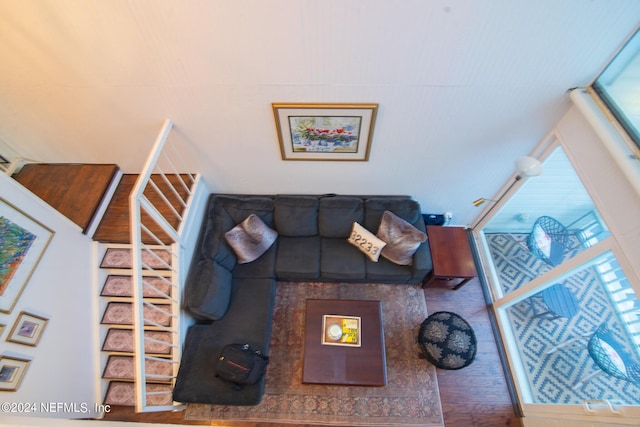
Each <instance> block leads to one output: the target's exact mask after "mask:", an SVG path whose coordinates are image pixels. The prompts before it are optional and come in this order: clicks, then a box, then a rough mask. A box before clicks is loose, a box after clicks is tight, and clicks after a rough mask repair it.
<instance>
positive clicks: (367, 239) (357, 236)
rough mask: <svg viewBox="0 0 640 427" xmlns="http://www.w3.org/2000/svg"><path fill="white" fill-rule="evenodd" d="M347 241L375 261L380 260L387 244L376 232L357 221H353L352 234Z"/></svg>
mask: <svg viewBox="0 0 640 427" xmlns="http://www.w3.org/2000/svg"><path fill="white" fill-rule="evenodd" d="M347 242H349V243H351V244H352V245H353V246H355V247H356V248H357V249H358V250H359V251H360V252H362V253H363V254H365V255H366V256H368V257H369V259H370V260H371V261H373V262H378V258H379V257H380V253H381V252H382V249H383V248H384V247H385V246H386V245H387V244H386V242H384V241H383V240H380V239H379V238H378V237H377V236H376V235H375V234H373V233H372V232H370V231H369V230H367V229H366V228H364V227H363V226H361V225H360V224H358V223H357V222H354V223H353V228H352V231H351V235H350V236H349V238H348V239H347Z"/></svg>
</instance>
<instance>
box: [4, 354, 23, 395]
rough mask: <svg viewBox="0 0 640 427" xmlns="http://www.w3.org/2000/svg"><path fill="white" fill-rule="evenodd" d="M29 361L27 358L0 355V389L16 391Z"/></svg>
mask: <svg viewBox="0 0 640 427" xmlns="http://www.w3.org/2000/svg"><path fill="white" fill-rule="evenodd" d="M29 363H31V361H30V360H28V359H20V358H17V357H10V356H0V391H16V390H18V387H20V382H21V381H22V378H23V377H24V374H25V372H27V368H28V367H29Z"/></svg>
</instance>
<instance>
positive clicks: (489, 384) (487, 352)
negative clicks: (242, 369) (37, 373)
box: [105, 279, 522, 427]
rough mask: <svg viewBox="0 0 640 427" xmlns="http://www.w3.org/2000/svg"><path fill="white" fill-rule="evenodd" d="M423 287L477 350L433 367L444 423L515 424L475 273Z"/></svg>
mask: <svg viewBox="0 0 640 427" xmlns="http://www.w3.org/2000/svg"><path fill="white" fill-rule="evenodd" d="M424 292H425V298H426V302H427V309H428V311H429V313H435V312H436V311H453V312H456V313H458V314H460V315H461V316H462V317H464V318H465V319H466V320H467V321H468V322H469V323H470V324H471V326H472V327H473V328H474V331H475V333H476V336H477V339H478V353H477V356H476V359H475V361H474V362H473V363H472V364H471V365H470V366H468V367H466V368H464V369H461V370H459V371H446V370H442V369H438V370H437V376H438V386H439V389H440V398H441V400H442V409H443V413H444V420H445V426H446V427H521V426H522V423H521V420H520V419H519V418H518V417H517V416H516V415H515V413H514V410H513V406H512V404H511V400H510V398H509V392H508V389H507V385H506V384H507V382H506V379H505V375H504V372H503V370H502V365H501V362H500V357H499V353H498V350H497V347H496V342H495V340H494V336H493V333H492V330H491V323H490V320H489V316H488V313H487V307H486V305H485V302H484V297H483V294H482V288H481V285H480V282H479V281H478V279H473V280H471V281H470V282H469V283H467V284H466V285H465V286H464V287H462V288H460V289H459V290H457V291H453V290H450V289H447V288H439V287H431V288H427V289H425V290H424ZM105 419H106V420H111V421H115V420H120V421H134V422H148V423H167V424H189V425H212V426H222V425H225V426H235V427H291V426H292V424H275V423H247V422H224V423H216V422H209V421H195V422H194V421H185V420H183V412H159V413H148V414H136V413H134V412H133V409H132V408H126V407H114V408H112V411H111V412H110V413H109V414H106V417H105ZM301 426H305V427H306V426H309V425H306V424H301ZM333 427H335V426H333Z"/></svg>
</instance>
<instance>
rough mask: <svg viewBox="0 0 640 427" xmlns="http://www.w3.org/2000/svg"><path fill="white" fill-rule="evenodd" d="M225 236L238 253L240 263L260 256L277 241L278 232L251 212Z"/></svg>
mask: <svg viewBox="0 0 640 427" xmlns="http://www.w3.org/2000/svg"><path fill="white" fill-rule="evenodd" d="M224 237H225V239H226V240H227V243H229V246H231V248H232V249H233V251H234V252H235V253H236V256H237V257H238V264H246V263H249V262H252V261H255V260H257V259H258V258H260V256H261V255H262V254H264V253H265V252H266V251H267V250H268V249H269V248H270V247H271V245H273V243H274V242H275V241H276V238H277V237H278V233H277V232H276V231H275V230H273V229H271V228H269V227H268V226H267V225H266V224H265V223H264V222H262V220H261V219H260V218H259V217H258V216H257V215H255V214H251V215H249V216H248V217H247V218H246V219H245V220H244V221H242V222H241V223H240V224H238V225H236V226H235V227H233V228H232V229H231V230H229V231H227V232H226V233H225V234H224Z"/></svg>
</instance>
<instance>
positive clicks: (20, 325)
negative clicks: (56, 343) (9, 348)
mask: <svg viewBox="0 0 640 427" xmlns="http://www.w3.org/2000/svg"><path fill="white" fill-rule="evenodd" d="M48 321H49V319H47V318H44V317H41V316H36V315H35V314H31V313H27V312H25V311H23V312H21V313H20V315H18V319H17V320H16V323H14V324H13V328H11V332H10V333H9V336H8V337H7V341H8V342H14V343H18V344H24V345H30V346H34V347H35V346H36V345H38V341H40V337H42V332H44V328H45V326H47V322H48Z"/></svg>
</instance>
